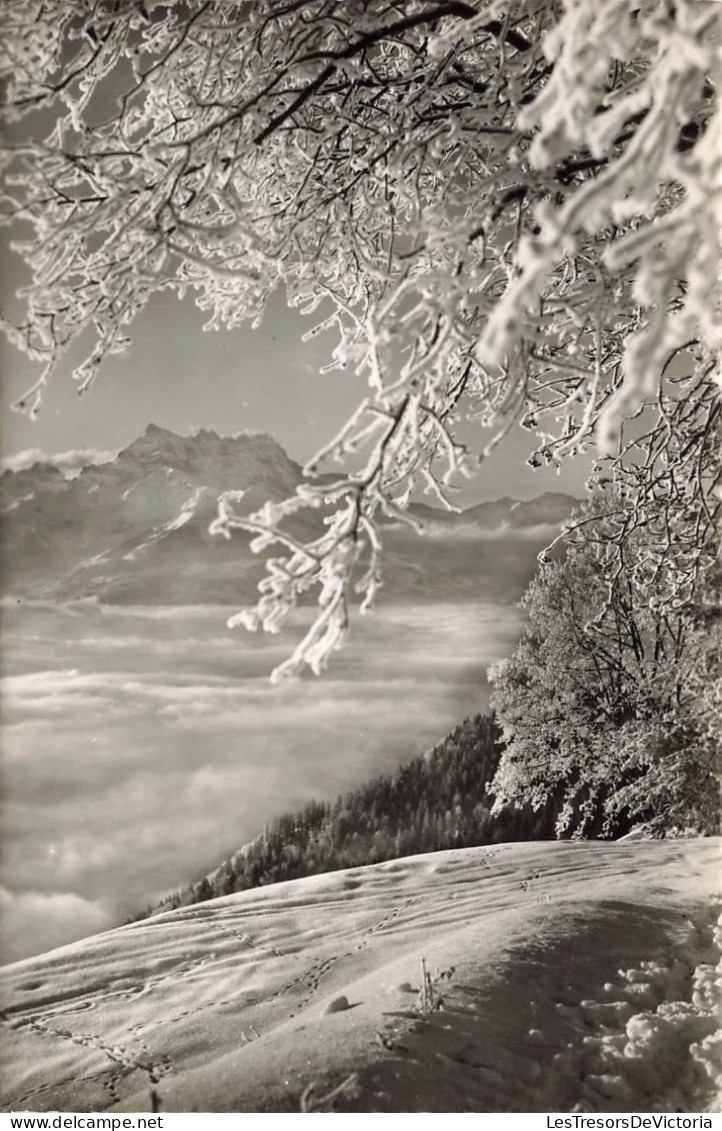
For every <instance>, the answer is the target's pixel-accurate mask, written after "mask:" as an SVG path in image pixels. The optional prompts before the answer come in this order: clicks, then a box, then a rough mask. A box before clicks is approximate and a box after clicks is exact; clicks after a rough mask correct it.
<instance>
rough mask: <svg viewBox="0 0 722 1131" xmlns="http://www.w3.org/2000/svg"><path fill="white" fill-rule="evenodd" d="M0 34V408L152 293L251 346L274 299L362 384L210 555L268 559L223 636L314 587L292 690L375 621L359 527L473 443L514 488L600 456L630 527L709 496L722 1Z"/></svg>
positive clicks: (381, 9) (497, 5) (436, 482)
mask: <svg viewBox="0 0 722 1131" xmlns="http://www.w3.org/2000/svg"><path fill="white" fill-rule="evenodd" d="M0 14H1V20H2V26H1V29H0V30H1V32H2V34H1V35H0V40H1V42H2V49H1V50H2V67H3V72H4V74H3V77H4V83H5V91H6V98H5V105H6V111H5V114H6V121H7V123H8V126H9V128H8V130H7V133H6V140H5V143H4V145H3V148H2V195H1V197H0V216H1V217H2V220H3V222H4V223H6V224H8V225H16V224H17V223H19V222H21V221H22V222H23V225H22V231H23V237H22V239H21V240H20V241H18V243H17V244H16V247H17V248H18V249H19V250H20V252H21V253H22V255H23V256H24V258H25V260H26V261H27V263H28V264H29V266H30V268H31V270H32V276H33V282H32V284H31V286H29V287H28V288H27V290H26V292H25V295H24V297H25V300H26V314H25V318H24V320H23V322H22V324H20V325H11V324H9V322H8V320H7V319H5V320H4V325H5V330H6V332H7V333H8V335H9V336H10V338H11V339H12V341H14V343H15V344H16V345H17V346H19V347H20V348H21V349H23V350H25V351H26V352H27V353H28V354H29V355H30V356H31V357H32V358H33V359H35V360H36V361H37V362H38V363H39V364H40V365H41V366H42V371H41V373H40V376H39V378H38V381H37V383H36V384H35V385H34V387H33V388H32V389H30V390H29V391H28V393H27V394H26V396H24V397H23V398H22V400H21V402H20V404H19V407H20V408H21V409H24V410H27V411H29V412H31V413H36V412H37V411H38V409H39V407H40V404H41V400H42V393H43V389H44V387H45V385H46V384H47V382H48V381H49V380H50V379H51V378H52V374H53V371H54V370H56V369H57V367H58V366H59V365H62V364H63V357H64V355H65V353H66V351H67V350H68V348H69V347H70V346H71V344H73V343H75V342H76V340H77V339H82V341H83V342H87V348H88V353H87V357H86V360H85V361H84V362H83V363H82V364H81V365H80V366H79V367H78V368H77V369H76V370H75V377H76V379H77V381H78V387H79V389H80V390H81V391H82V390H86V389H88V388H89V386H90V385H91V383H92V381H93V379H94V377H95V375H96V372H97V371H98V369H99V367H100V366H101V364H102V362H103V359H104V358H105V357H106V356H107V355H108V354H110V353H113V352H116V351H118V350H122V349H123V347H124V345H125V343H126V340H127V334H128V329H129V327H130V325H131V324H132V322H133V319H134V318H135V316H136V315H137V314H138V313H139V312H140V311H141V310H142V308H143V306H144V305H145V303H146V302H147V300H148V298H149V296H150V295H151V294H152V293H153V292H154V291H156V290H158V289H159V288H172V289H174V290H175V291H177V292H178V294H181V295H182V294H184V293H185V292H187V291H188V290H191V291H192V292H194V294H195V298H196V301H197V303H198V305H199V306H200V307H201V308H202V309H203V310H205V311H207V312H208V326H209V327H212V328H216V327H222V326H235V325H237V324H238V323H239V322H240V321H241V320H243V319H251V320H257V319H258V318H259V317H260V316H261V314H262V311H263V308H264V303H265V302H266V300H267V299H268V297H269V295H270V294H271V293H272V292H273V291H274V290H276V289H277V288H278V287H279V286H281V285H282V286H283V287H285V290H286V293H287V296H288V299H289V302H290V303H291V304H292V305H293V306H295V307H298V308H299V309H300V310H302V311H304V312H307V313H309V314H311V313H313V312H315V318H314V321H313V323H312V325H313V328H312V329H310V330H309V334H317V333H327V334H328V342H329V367H330V368H332V369H333V368H338V369H347V370H351V371H352V372H353V373H354V374H356V375H358V377H359V379H360V382H361V383H362V384H363V389H364V395H363V399H361V400H360V403H359V407H358V409H357V411H356V412H355V413H354V415H353V416H352V418H351V419H350V420H349V421H348V423H347V424H346V426H345V427H344V428H343V429H342V430H341V432H340V433H339V434H338V435H337V436H336V437H334V438H331V439H330V440H329V443H328V445H327V447H325V448H324V450H323V451H322V452H320V453H319V454H318V457H317V458H316V459H314V460H313V461H311V463H310V465H309V467H308V468H307V474H308V476H309V482H308V484H307V485H305V486H304V487H302V488H301V489H299V491H298V493H297V495H295V496H294V497H293V498H291V499H289V500H288V501H287V502H285V503H283V504H279V505H274V506H270V505H269V506H267V507H266V508H264V510H263V511H261V512H260V513H259V514H257V515H256V516H254V517H253V518H252V519H251V520H250V521H249V520H248V519H247V518H243V519H241V518H239V517H238V515H237V514H236V513H235V512H234V500H233V499H232V498H228V499H226V500H224V501H223V503H222V506H221V513H220V516H219V519H218V523H217V524H216V528H217V530H218V531H219V532H222V533H226V534H229V533H230V531H231V530H233V528H234V527H237V526H240V527H243V528H244V529H251V530H252V531H253V532H254V533H255V534H256V539H255V546H256V548H258V549H265V548H267V547H270V546H272V545H277V546H279V547H280V550H279V553H278V556H276V557H275V558H272V559H271V560H270V561H269V572H268V576H267V578H266V580H265V581H264V583H263V588H262V592H261V597H260V600H259V604H258V606H257V608H256V609H255V610H254V611H253V612H248V613H246V614H244V622H245V623H246V624H247V625H248V626H250V627H259V626H262V627H263V628H265V629H267V630H271V631H272V630H274V629H277V628H278V627H279V626H280V625H281V624H282V623H283V622H284V620H285V618H286V617H287V615H288V614H289V613H290V612H291V611H292V610H293V609H294V607H295V606H296V604H297V602H298V600H299V599H300V598H301V597H302V595H303V594H305V593H306V592H307V591H309V590H316V589H318V590H319V593H320V595H319V602H320V614H319V617H318V619H317V621H316V622H315V624H314V625H313V627H312V628H311V630H310V631H309V633H308V635H307V636H306V638H305V639H304V641H303V642H302V644H301V645H300V646H299V649H298V651H297V652H296V653H295V655H294V656H293V657H292V658H291V659H290V660H289V661H288V663H287V664H286V665H284V667H283V669H282V671H283V672H285V673H293V672H296V671H298V670H299V669H300V667H301V666H302V665H303V664H309V665H310V666H311V667H312V668H313V669H314V670H316V671H318V670H320V669H321V668H322V667H323V666H324V665H325V663H326V662H327V659H328V657H329V655H330V653H331V652H332V650H333V649H334V648H335V647H337V646H338V645H339V643H340V642H341V640H342V638H343V635H344V633H345V630H346V625H347V617H348V605H349V601H350V600H352V599H355V598H356V597H358V599H359V601H360V602H361V604H362V607H363V608H367V607H368V606H369V605H370V603H371V602H372V601H373V599H374V596H375V594H376V592H377V590H378V587H379V585H380V584H381V582H382V575H381V535H380V532H379V519H380V518H381V517H383V516H389V515H390V516H396V517H404V510H405V507H406V503H407V501H408V498H409V493H410V491H411V489H412V488H413V487H414V486H418V485H421V486H422V487H423V488H425V489H426V490H427V491H429V492H430V493H431V494H432V495H433V496H434V497H436V498H437V499H438V500H440V501H441V502H444V501H445V502H446V504H447V505H449V506H453V489H454V485H455V483H456V482H458V477H460V476H465V475H470V474H472V473H473V472H474V471H475V470H476V469H477V467H478V464H479V462H480V459H481V458H483V455H484V454H485V452H484V450H478V451H476V452H472V451H471V450H469V449H468V447H467V446H466V444H465V443H463V442H462V441H461V439H460V436H459V428H460V426H461V425H462V424H463V423H464V422H467V421H469V420H471V421H476V422H478V423H479V425H480V426H482V428H491V429H492V432H491V434H492V435H493V436H494V440H493V441H492V443H494V442H497V441H498V440H499V439H500V438H501V437H502V436H503V435H504V433H505V430H507V429H508V428H509V427H510V426H511V425H512V424H513V423H514V422H516V421H517V420H521V423H522V425H523V426H524V427H526V428H528V429H529V430H530V431H531V432H533V433H535V434H536V435H537V437H538V447H537V452H536V454H535V455H534V456H533V457H532V460H533V461H534V462H536V463H538V464H541V463H553V462H554V461H557V460H559V459H561V458H563V457H564V456H566V455H570V454H574V453H576V452H579V451H581V450H583V449H584V448H585V447H586V446H587V445H589V444H593V443H596V444H598V445H599V448H600V450H601V452H602V453H604V454H606V455H607V456H608V458H609V460H610V461H612V462H614V461H617V463H621V464H623V466H624V469H625V473H626V474H628V476H629V477H630V478H629V490H630V492H631V493H632V495H633V497H634V498H635V499H637V500H638V501H639V508H638V510H637V513H638V516H639V521H640V522H641V521H644V506H645V500H646V501H649V500H652V503H653V505H654V507H655V513H659V498H660V496H661V495H662V494H664V493H665V492H666V493H667V495H668V496H670V497H672V496H673V497H674V498H675V499H676V500H677V502H676V503H675V505H677V503H678V502H679V499H680V498H682V502H684V499H687V498H688V499H692V497H694V498H695V499H698V497H699V496H700V495H703V496H705V498H706V499H708V500H709V499H711V498H712V494H711V492H712V480H713V479H714V476H715V473H716V460H717V451H716V443H717V441H716V439H715V436H716V435H718V430H719V402H718V399H717V397H716V391H715V387H714V384H715V383H714V379H713V378H714V373H715V358H716V353H717V351H718V349H719V344H720V333H721V332H722V314H721V312H720V306H719V303H720V289H719V287H718V286H717V285H716V284H717V282H718V276H719V262H720V254H719V253H720V248H719V233H720V231H722V223H720V220H721V216H720V212H721V206H720V192H721V187H722V172H721V163H722V129H721V128H720V110H719V107H718V105H717V100H716V92H717V90H718V88H719V82H720V70H721V69H722V63H721V59H722V55H721V53H720V8H719V5H718V4H717V3H714V2H706V0H674V2H673V0H634V2H632V0H604V2H603V3H600V2H599V0H556V2H551V3H550V2H549V0H443V2H442V0H396V2H394V3H390V2H388V0H346V2H344V3H343V4H338V3H334V2H332V0H254V2H252V3H251V2H247V0H204V2H201V0H186V2H185V3H183V4H179V3H177V2H175V0H73V2H69V0H24V2H23V3H22V4H19V3H17V2H15V0H0ZM23 119H24V122H22V128H21V126H20V123H21V120H23ZM18 139H20V140H18ZM650 406H651V410H650ZM650 412H651V415H650ZM635 417H640V421H639V422H638V423H637V424H635V425H634V426H633V427H632V428H629V427H625V422H627V421H629V420H630V419H633V418H635ZM467 434H468V427H466V429H465V431H464V435H465V436H466V435H467ZM480 434H483V433H481V428H480ZM488 434H489V433H486V435H487V436H488ZM482 443H483V441H482ZM480 448H481V445H480ZM487 450H488V445H487ZM334 465H336V470H337V474H336V475H334V476H333V477H330V476H329V475H328V474H324V475H323V478H322V479H317V481H315V482H314V477H315V476H318V475H319V473H322V472H324V473H326V472H328V471H329V469H331V470H333V469H334ZM307 507H310V508H319V509H320V512H321V513H322V514H323V516H324V519H323V521H324V523H325V528H324V531H323V533H322V535H321V536H319V537H314V538H313V539H311V540H310V541H297V540H296V539H295V538H294V537H293V535H292V534H291V533H289V530H288V525H287V522H288V520H289V519H291V520H292V519H293V516H294V514H296V513H297V512H299V511H300V510H301V509H302V508H307ZM676 513H677V514H678V515H684V513H685V511H684V506H682V507H681V508H680V507H679V506H677V511H676ZM689 514H690V515H693V516H694V518H693V520H692V519H691V518H690V520H689V521H690V522H692V521H694V523H695V524H696V526H695V528H694V530H692V529H691V528H689V529H688V528H687V527H685V531H686V533H685V537H684V539H683V543H684V544H683V546H682V547H681V554H678V553H677V547H676V546H675V545H673V543H674V541H675V539H674V538H673V537H672V536H671V535H670V533H669V531H667V544H666V545H664V544H662V543H660V546H659V547H658V549H657V558H658V561H657V565H655V566H653V567H652V568H657V567H658V565H659V561H660V560H661V559H662V558H663V559H664V562H665V565H664V568H665V569H668V570H669V576H670V577H673V576H674V569H672V566H671V564H670V563H671V562H672V560H673V559H674V561H676V562H677V563H678V570H677V573H678V577H679V586H681V590H680V591H681V592H682V595H683V596H684V589H685V586H687V587H688V586H689V583H690V578H691V577H692V578H693V577H694V574H695V571H696V570H697V569H698V567H699V565H700V563H704V562H705V561H706V560H707V558H708V557H709V546H710V539H711V537H712V531H713V518H714V514H713V510H712V504H711V503H709V505H706V507H705V508H702V509H701V510H700V507H699V506H697V505H694V506H692V505H691V504H690V509H689ZM700 515H702V518H701V519H700ZM663 542H664V538H663ZM675 584H676V583H675ZM672 589H673V590H674V592H671V599H675V600H678V599H680V596H679V592H677V591H676V590H675V586H674V585H673V587H672Z"/></svg>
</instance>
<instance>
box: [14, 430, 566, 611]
mask: <svg viewBox="0 0 722 1131" xmlns="http://www.w3.org/2000/svg"><path fill="white" fill-rule="evenodd" d="M301 481H302V472H301V468H300V467H299V465H298V464H297V463H295V462H294V461H293V460H291V459H290V458H289V457H288V456H287V455H286V453H285V452H284V450H283V448H282V447H281V446H280V444H278V443H277V442H276V441H275V440H273V439H272V438H271V437H270V436H267V435H265V434H264V433H252V432H247V433H239V434H237V435H235V436H226V437H223V436H219V435H218V434H217V433H215V432H209V431H200V432H197V433H196V434H194V435H191V436H178V435H176V434H175V433H173V432H170V431H168V430H167V429H163V428H158V427H157V426H156V425H150V426H149V427H148V429H147V430H146V432H145V433H144V435H143V436H141V437H139V438H138V439H137V440H135V441H133V443H131V444H129V445H128V446H127V447H126V448H124V449H123V450H122V451H121V452H119V453H118V455H117V457H116V458H115V459H113V460H111V461H109V462H107V463H104V464H100V465H92V466H88V467H85V468H84V469H83V470H82V471H81V472H80V474H79V475H77V476H76V477H75V478H73V479H66V478H65V477H64V476H63V475H62V474H61V472H60V471H59V470H58V468H56V467H54V466H53V465H52V464H49V463H38V464H36V465H35V466H34V467H31V468H27V469H25V470H22V471H18V472H12V471H6V472H5V473H4V474H3V475H2V477H0V505H1V506H2V512H3V528H4V536H3V588H4V591H5V592H6V593H11V594H13V595H15V596H18V597H21V598H22V597H26V598H40V599H48V598H50V599H61V600H68V599H70V600H72V599H79V598H86V597H96V598H98V599H100V600H101V601H109V602H115V603H118V602H121V603H133V604H154V603H161V604H169V603H170V604H193V603H219V604H233V603H236V602H239V601H240V602H247V601H253V600H255V593H256V585H257V583H258V580H259V579H260V577H261V576H262V573H263V564H262V562H259V561H258V559H256V558H255V557H253V555H251V553H250V551H249V549H248V539H247V538H245V537H244V536H243V535H239V536H238V537H236V538H234V539H232V541H231V542H230V543H229V542H226V541H225V540H223V539H218V538H213V537H211V536H210V534H209V532H208V527H209V525H210V523H211V521H212V520H213V518H214V517H215V515H216V509H217V499H218V496H219V494H220V493H221V492H223V491H228V490H239V491H243V492H244V494H243V503H242V505H243V508H244V509H245V510H246V511H247V512H250V511H252V510H255V509H257V508H258V507H260V506H261V505H262V504H263V503H264V502H265V501H266V500H268V499H271V500H280V499H282V498H285V497H287V496H288V495H291V494H293V492H294V491H295V489H296V487H297V486H298V484H299V483H300V482H301ZM575 502H576V500H574V499H573V498H572V497H571V496H568V495H562V494H555V493H549V494H546V495H542V496H540V497H539V498H538V499H534V500H531V501H529V502H518V501H516V500H514V499H506V498H505V499H502V500H499V501H498V502H494V503H482V504H480V505H479V506H476V507H472V508H470V509H469V510H468V511H465V512H463V513H462V514H461V515H455V514H447V513H445V512H442V511H438V510H434V509H432V508H430V507H425V506H420V505H416V506H414V507H413V508H412V509H413V511H414V513H415V516H416V517H417V518H418V519H420V520H421V521H422V522H423V523H424V525H425V526H426V527H427V530H428V537H427V539H426V544H425V546H423V547H421V546H420V545H419V542H418V539H417V536H416V535H415V534H413V532H410V531H409V530H408V529H406V528H405V527H403V529H401V528H399V526H398V525H394V524H390V525H389V527H388V530H387V533H386V544H387V549H388V551H389V553H388V556H387V592H388V593H389V594H390V596H391V597H392V598H396V599H404V600H408V599H419V598H421V597H424V596H427V597H431V598H432V599H433V598H434V597H436V596H437V595H438V594H439V593H443V594H444V596H447V595H448V594H449V593H450V594H451V596H452V598H453V597H454V596H461V597H464V598H465V599H468V598H469V597H474V596H476V595H479V598H480V599H485V597H486V598H488V597H489V593H485V589H488V588H489V585H490V584H491V587H492V589H493V588H494V585H496V583H497V581H498V582H499V584H500V585H501V589H502V590H503V592H502V593H501V596H500V597H499V599H502V600H508V599H512V598H513V597H516V596H519V594H520V592H521V590H522V589H523V587H524V585H525V584H526V581H528V579H529V577H530V576H531V573H532V572H533V565H534V560H535V554H536V552H537V550H538V549H540V548H541V546H542V545H543V544H544V542H545V539H547V538H548V537H549V535H550V532H553V530H554V529H556V528H557V527H558V525H559V524H560V522H562V521H563V520H564V518H566V517H567V516H568V514H569V512H570V510H571V509H572V507H573V505H574V503H575ZM304 521H307V522H312V521H316V518H314V517H313V516H310V517H309V518H308V519H307V520H304V519H301V520H300V522H301V524H303V522H304ZM310 531H311V527H309V532H310ZM505 538H506V539H507V542H508V540H509V539H511V540H512V541H513V542H514V545H513V546H507V548H506V550H505V549H504V547H503V546H501V545H498V546H497V547H496V548H495V549H494V551H493V553H492V552H487V553H486V555H484V553H481V554H480V553H478V552H476V551H477V550H478V544H479V543H480V542H483V541H495V542H497V543H501V542H503V541H504V539H505ZM520 538H523V539H525V540H526V541H527V542H528V544H523V545H522V544H521V542H519V539H520ZM464 542H466V543H471V544H473V549H470V548H469V547H467V548H466V549H464V548H463V546H461V543H464ZM514 563H515V564H514ZM510 576H511V579H512V585H511V589H509V579H510ZM497 588H498V585H497ZM491 596H492V597H497V596H499V594H497V593H496V592H494V593H493V594H491Z"/></svg>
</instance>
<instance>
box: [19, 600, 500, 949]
mask: <svg viewBox="0 0 722 1131" xmlns="http://www.w3.org/2000/svg"><path fill="white" fill-rule="evenodd" d="M229 611H230V610H228V609H224V608H222V607H217V606H215V607H214V606H208V607H192V608H183V609H181V608H163V609H160V608H139V607H138V608H125V609H123V608H119V607H114V608H110V607H108V606H102V605H97V604H94V603H92V602H78V603H76V604H70V605H42V604H35V605H27V604H15V603H12V602H7V603H6V608H5V611H4V660H5V670H4V679H3V688H2V691H3V732H2V746H3V752H4V779H3V793H4V819H3V850H4V851H3V866H2V885H3V886H2V889H0V912H1V913H2V917H3V959H4V961H10V960H12V959H15V958H17V957H21V956H24V955H28V954H31V953H38V952H41V951H44V950H47V949H49V948H50V947H53V946H56V945H59V944H61V943H63V942H66V941H70V940H72V939H74V938H78V937H81V936H83V935H86V934H91V933H94V932H96V931H99V930H102V929H104V928H106V927H107V926H111V925H113V924H115V923H117V922H119V921H120V920H121V919H122V918H123V917H125V916H127V915H128V914H130V913H132V912H133V911H134V910H136V909H137V908H139V907H141V906H143V905H144V904H145V903H146V902H148V901H151V900H154V899H156V898H157V897H159V896H160V895H162V894H165V893H166V892H167V891H169V890H172V889H173V888H174V887H176V886H178V885H181V884H184V883H187V882H188V881H189V880H192V879H197V878H199V877H200V876H201V875H203V874H204V873H205V872H206V871H208V870H210V869H211V868H212V867H214V866H215V865H216V864H217V863H219V862H220V860H221V859H222V858H223V857H224V856H225V855H227V854H228V853H230V852H231V851H233V850H234V849H236V848H238V847H239V846H240V845H241V844H243V843H244V842H246V841H247V840H249V839H250V838H251V837H253V836H255V835H256V834H257V833H258V832H260V831H261V829H262V827H263V824H264V822H266V821H267V820H269V819H271V818H272V817H274V816H277V815H279V814H280V813H282V812H284V811H287V810H289V809H293V808H296V807H298V806H300V805H302V804H303V803H304V802H306V801H308V800H310V799H311V798H318V799H332V798H333V797H335V796H336V794H337V793H339V792H340V791H343V790H344V789H348V788H351V787H353V786H355V785H358V784H359V783H361V782H362V781H363V780H365V779H366V778H367V777H368V776H369V775H371V774H375V773H379V772H382V771H385V770H390V769H393V768H394V767H395V766H396V765H398V764H399V763H400V762H402V761H403V760H405V759H406V758H408V757H410V756H413V755H415V754H417V753H421V752H422V751H423V750H424V749H425V748H427V747H428V746H429V745H430V744H432V743H433V742H435V741H438V740H439V739H440V738H442V737H443V735H444V734H445V733H446V731H447V730H448V729H449V728H450V727H452V726H453V725H454V724H455V723H456V722H458V721H460V720H461V719H462V718H463V717H464V716H466V715H468V714H473V713H476V712H478V711H484V710H485V709H486V707H487V705H488V687H487V683H486V675H485V673H486V668H487V667H488V665H489V664H490V663H491V662H493V661H494V660H496V659H498V658H499V657H500V656H502V655H505V654H507V653H508V652H509V651H510V649H511V647H512V645H513V642H514V641H515V639H516V638H517V637H518V634H519V631H520V627H521V613H520V612H519V611H518V610H516V609H514V608H510V607H495V606H489V605H486V606H485V605H452V604H447V605H425V606H423V607H422V606H418V607H417V606H402V607H398V606H393V607H388V608H386V609H382V610H379V611H378V612H377V613H376V615H375V616H372V617H366V618H363V619H362V620H359V622H358V623H357V624H356V625H355V626H354V631H353V634H352V638H351V643H350V644H349V646H348V647H347V648H346V649H345V650H344V651H343V652H342V653H341V654H340V655H339V656H338V658H337V659H336V661H335V662H334V664H333V666H332V668H331V669H330V670H329V672H328V673H327V674H326V675H325V676H324V677H322V678H320V679H317V678H314V677H308V678H303V679H301V680H299V681H296V682H286V683H282V684H280V685H277V686H273V685H271V684H270V682H269V680H268V675H269V673H270V671H271V669H272V668H273V667H274V666H275V665H276V664H278V663H279V662H280V661H281V660H282V659H284V658H285V657H286V656H287V655H288V654H289V651H290V649H291V647H292V644H293V640H292V639H291V635H290V634H286V635H281V636H277V637H263V636H252V635H251V636H249V635H247V634H246V633H244V632H243V631H242V630H240V631H236V632H230V631H229V630H228V629H227V628H226V624H225V622H226V619H227V616H228V613H229Z"/></svg>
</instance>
